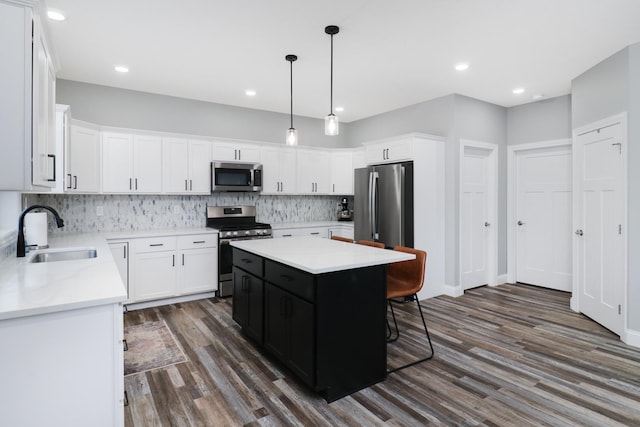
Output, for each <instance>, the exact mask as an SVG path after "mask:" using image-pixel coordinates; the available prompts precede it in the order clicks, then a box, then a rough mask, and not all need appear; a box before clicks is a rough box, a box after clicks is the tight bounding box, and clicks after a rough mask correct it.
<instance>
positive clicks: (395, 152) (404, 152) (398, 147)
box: [365, 139, 412, 164]
mask: <svg viewBox="0 0 640 427" xmlns="http://www.w3.org/2000/svg"><path fill="white" fill-rule="evenodd" d="M365 156H366V160H367V164H377V163H393V162H401V161H405V160H411V158H412V151H411V140H409V139H400V140H397V141H392V140H390V141H388V142H379V143H374V144H370V145H367V146H366V147H365Z"/></svg>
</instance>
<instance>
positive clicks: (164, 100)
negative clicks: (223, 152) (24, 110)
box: [56, 79, 349, 148]
mask: <svg viewBox="0 0 640 427" xmlns="http://www.w3.org/2000/svg"><path fill="white" fill-rule="evenodd" d="M56 102H57V103H58V104H67V105H70V106H71V116H72V117H73V118H74V119H79V120H83V121H86V122H90V123H95V124H98V125H102V126H114V127H123V128H131V129H144V130H153V131H161V132H174V133H185V134H192V135H200V136H209V137H220V138H232V139H246V140H253V141H263V142H274V143H283V144H284V139H285V133H286V131H287V129H288V128H289V124H290V117H289V115H288V114H281V113H274V112H270V111H262V110H255V109H250V108H242V107H234V106H230V105H223V104H215V103H211V102H204V101H196V100H192V99H185V98H176V97H172V96H166V95H157V94H153V93H146V92H137V91H133V90H127V89H118V88H114V87H108V86H99V85H93V84H88V83H81V82H76V81H71V80H62V79H59V80H57V83H56ZM294 126H295V127H296V129H298V135H299V138H300V145H306V146H321V147H326V148H335V147H344V146H346V141H348V140H349V123H340V135H337V136H325V134H324V119H313V118H309V117H300V116H294Z"/></svg>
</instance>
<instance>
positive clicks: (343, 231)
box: [328, 226, 354, 239]
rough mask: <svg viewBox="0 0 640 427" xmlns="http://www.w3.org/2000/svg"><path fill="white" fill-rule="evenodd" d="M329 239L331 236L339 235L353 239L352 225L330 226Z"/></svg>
mask: <svg viewBox="0 0 640 427" xmlns="http://www.w3.org/2000/svg"><path fill="white" fill-rule="evenodd" d="M328 233H329V236H328V237H329V239H330V238H331V237H332V236H340V237H346V238H347V239H353V233H354V232H353V227H349V226H341V227H330V228H329V230H328Z"/></svg>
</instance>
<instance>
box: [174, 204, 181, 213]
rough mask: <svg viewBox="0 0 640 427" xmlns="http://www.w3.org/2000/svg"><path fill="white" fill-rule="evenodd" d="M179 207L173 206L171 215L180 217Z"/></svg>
mask: <svg viewBox="0 0 640 427" xmlns="http://www.w3.org/2000/svg"><path fill="white" fill-rule="evenodd" d="M180 211H181V209H180V205H173V213H174V214H176V215H180Z"/></svg>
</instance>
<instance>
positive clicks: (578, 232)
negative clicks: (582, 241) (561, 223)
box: [576, 228, 584, 236]
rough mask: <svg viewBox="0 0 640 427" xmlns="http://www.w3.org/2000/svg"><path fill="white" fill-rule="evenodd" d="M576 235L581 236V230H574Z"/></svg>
mask: <svg viewBox="0 0 640 427" xmlns="http://www.w3.org/2000/svg"><path fill="white" fill-rule="evenodd" d="M576 234H577V235H578V236H582V235H583V234H584V233H583V232H582V230H580V229H579V228H578V229H577V230H576Z"/></svg>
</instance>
